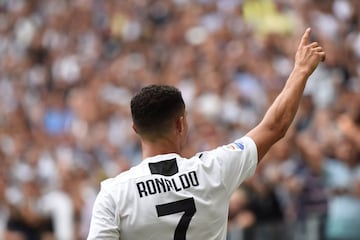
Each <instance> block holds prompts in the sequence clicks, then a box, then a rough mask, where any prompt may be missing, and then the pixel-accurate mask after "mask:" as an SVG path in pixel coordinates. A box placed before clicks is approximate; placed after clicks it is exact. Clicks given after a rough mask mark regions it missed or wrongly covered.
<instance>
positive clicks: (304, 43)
mask: <svg viewBox="0 0 360 240" xmlns="http://www.w3.org/2000/svg"><path fill="white" fill-rule="evenodd" d="M310 34H311V29H310V28H308V29H306V31H305V33H304V35H303V36H302V38H301V41H300V44H299V47H298V49H297V51H296V55H295V68H296V69H299V70H300V71H304V73H305V74H306V75H307V76H310V74H311V73H312V72H313V71H314V70H315V68H316V67H317V65H318V64H319V63H320V61H324V60H325V52H324V50H323V48H322V47H321V46H320V45H319V43H318V42H312V43H309V39H310Z"/></svg>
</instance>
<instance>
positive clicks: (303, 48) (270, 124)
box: [247, 29, 325, 162]
mask: <svg viewBox="0 0 360 240" xmlns="http://www.w3.org/2000/svg"><path fill="white" fill-rule="evenodd" d="M309 38H310V29H307V30H306V32H305V33H304V35H303V37H302V39H301V41H300V44H299V48H298V50H297V52H296V55H295V67H294V70H293V71H292V73H291V74H290V76H289V79H288V80H287V82H286V84H285V87H284V89H283V90H282V91H281V93H280V94H279V96H278V97H277V98H276V99H275V101H274V102H273V104H272V105H271V106H270V108H269V110H268V111H267V112H266V114H265V117H264V119H263V120H262V121H261V123H260V124H259V125H257V126H256V127H255V128H254V129H252V130H251V131H250V132H249V133H248V134H247V136H249V137H250V138H252V139H253V140H254V142H255V143H256V146H257V149H258V158H259V159H258V160H259V162H260V160H261V159H262V158H263V156H264V155H265V154H266V152H267V151H268V150H269V148H270V147H271V146H272V145H273V144H274V143H275V142H277V141H278V140H279V139H280V138H282V137H283V136H284V135H285V133H286V131H287V129H288V128H289V126H290V124H291V122H292V121H293V119H294V117H295V114H296V111H297V109H298V107H299V104H300V100H301V97H302V94H303V92H304V88H305V85H306V81H307V78H308V77H309V76H310V74H311V73H312V72H313V71H314V70H315V68H316V67H317V65H318V64H319V62H320V61H323V60H324V59H325V52H324V51H323V49H322V47H321V46H319V44H318V43H316V42H314V43H310V44H308V42H309Z"/></svg>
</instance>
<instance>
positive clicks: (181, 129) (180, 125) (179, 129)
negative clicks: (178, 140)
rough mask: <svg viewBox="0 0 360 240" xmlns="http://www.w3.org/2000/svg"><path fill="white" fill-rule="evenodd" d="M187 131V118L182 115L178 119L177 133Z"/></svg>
mask: <svg viewBox="0 0 360 240" xmlns="http://www.w3.org/2000/svg"><path fill="white" fill-rule="evenodd" d="M184 131H185V118H184V116H180V117H179V118H177V119H176V133H179V134H182V133H183V132H184Z"/></svg>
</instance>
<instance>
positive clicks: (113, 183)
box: [105, 154, 228, 240]
mask: <svg viewBox="0 0 360 240" xmlns="http://www.w3.org/2000/svg"><path fill="white" fill-rule="evenodd" d="M199 156H200V155H199ZM201 157H203V158H206V156H201ZM214 164H216V162H215V161H206V159H203V160H202V159H200V158H199V157H198V156H195V157H193V158H191V159H183V158H181V157H180V156H178V155H177V154H167V155H160V156H157V157H154V158H149V159H146V160H144V161H143V162H142V163H141V164H140V165H138V166H136V167H134V168H132V169H131V170H130V171H128V172H126V173H125V174H123V175H119V176H118V177H117V178H115V179H111V180H109V181H108V183H105V184H106V185H108V186H109V188H108V189H109V190H110V191H111V195H112V197H113V198H114V199H115V201H117V202H115V204H116V205H117V206H118V210H117V211H116V212H117V214H118V218H119V219H118V222H119V224H120V229H121V232H120V236H121V237H120V239H133V240H136V239H139V240H140V239H185V236H186V239H209V240H210V239H224V238H225V234H226V223H227V219H226V218H227V214H224V213H227V209H228V199H227V198H224V194H225V188H224V186H223V183H222V181H221V179H220V176H217V174H216V171H214V169H216V168H219V166H214ZM193 226H196V227H193Z"/></svg>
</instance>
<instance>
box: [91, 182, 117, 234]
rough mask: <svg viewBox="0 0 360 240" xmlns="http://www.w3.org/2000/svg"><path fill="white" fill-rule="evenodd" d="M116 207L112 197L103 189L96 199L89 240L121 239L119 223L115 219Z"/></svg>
mask: <svg viewBox="0 0 360 240" xmlns="http://www.w3.org/2000/svg"><path fill="white" fill-rule="evenodd" d="M115 211H116V205H115V202H114V201H113V198H112V196H111V195H110V194H109V193H108V192H107V191H106V190H105V187H104V186H103V184H102V188H101V190H100V192H99V194H98V196H97V197H96V200H95V203H94V207H93V212H92V217H91V223H90V230H89V235H88V238H87V240H95V239H107V240H112V239H114V240H115V239H116V240H118V239H119V236H120V232H119V227H118V226H119V223H118V219H117V218H115V216H116V215H115Z"/></svg>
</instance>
